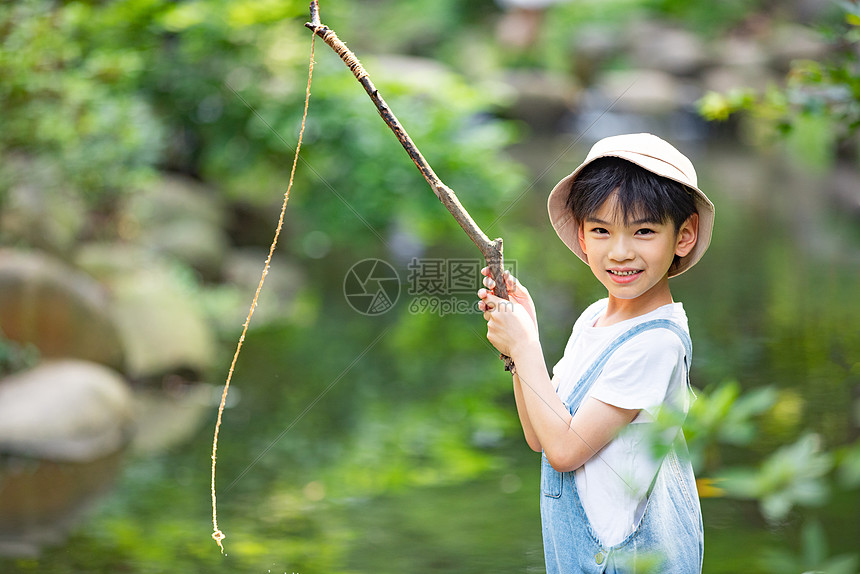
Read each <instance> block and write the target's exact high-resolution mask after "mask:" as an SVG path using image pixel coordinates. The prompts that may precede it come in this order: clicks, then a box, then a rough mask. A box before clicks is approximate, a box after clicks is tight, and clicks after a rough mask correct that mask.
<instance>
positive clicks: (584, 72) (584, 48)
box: [571, 24, 626, 86]
mask: <svg viewBox="0 0 860 574" xmlns="http://www.w3.org/2000/svg"><path fill="white" fill-rule="evenodd" d="M623 49H626V45H625V44H624V37H623V35H621V34H619V33H618V30H617V28H615V27H613V26H604V25H600V24H594V25H591V26H588V27H584V28H581V29H579V30H577V31H576V35H575V36H573V38H571V60H572V62H573V70H574V74H575V75H576V78H577V80H579V82H580V84H581V85H583V86H589V85H591V84H592V82H593V80H594V77H595V76H596V75H597V74H598V73H599V72H600V70H601V69H602V68H603V66H604V65H605V63H606V62H607V60H609V59H610V58H612V57H613V56H615V55H617V54H619V53H620V52H621V51H622V50H623Z"/></svg>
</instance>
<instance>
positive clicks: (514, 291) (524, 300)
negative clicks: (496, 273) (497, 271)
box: [478, 267, 538, 327]
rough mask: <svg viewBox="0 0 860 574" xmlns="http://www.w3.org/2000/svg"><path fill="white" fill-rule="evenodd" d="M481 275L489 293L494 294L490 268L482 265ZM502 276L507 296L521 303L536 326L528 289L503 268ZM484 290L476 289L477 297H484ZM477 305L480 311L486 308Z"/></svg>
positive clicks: (535, 315)
mask: <svg viewBox="0 0 860 574" xmlns="http://www.w3.org/2000/svg"><path fill="white" fill-rule="evenodd" d="M481 275H483V276H484V287H486V288H487V289H488V290H489V292H490V293H492V294H493V295H495V294H496V291H495V287H496V282H495V281H494V280H493V278H492V277H490V268H489V267H484V268H483V269H481ZM504 277H505V284H506V286H507V288H508V297H509V298H510V300H511V301H513V302H514V303H518V304H520V305H522V306H523V308H525V310H526V312H527V313H528V314H529V316H530V317H531V318H532V321H534V324H535V327H537V324H538V322H537V313H536V312H535V304H534V301H533V300H532V296H531V294H530V293H529V290H528V289H526V286H525V285H523V284H521V283H520V282H519V281H517V278H516V277H514V276H513V275H511V272H510V271H508V270H505V273H504ZM484 292H486V290H485V289H481V290H480V291H478V297H479V298H481V299H484V297H483V296H482V293H484ZM478 306H479V307H480V308H481V310H482V311H485V310H486V309H484V308H483V307H481V304H480V303H479V304H478Z"/></svg>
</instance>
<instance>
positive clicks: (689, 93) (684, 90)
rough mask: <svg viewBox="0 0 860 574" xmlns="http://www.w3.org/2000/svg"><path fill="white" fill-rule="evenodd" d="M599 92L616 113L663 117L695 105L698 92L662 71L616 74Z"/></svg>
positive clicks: (602, 80)
mask: <svg viewBox="0 0 860 574" xmlns="http://www.w3.org/2000/svg"><path fill="white" fill-rule="evenodd" d="M596 89H598V90H599V91H600V92H601V93H602V94H603V96H604V97H605V98H606V99H607V100H608V101H610V102H613V105H612V111H614V112H634V113H639V114H661V113H668V112H671V111H673V110H676V109H679V108H682V107H685V106H690V105H692V104H693V103H694V102H695V101H696V100H697V99H698V97H699V95H700V94H699V90H698V89H697V88H696V87H695V86H693V85H691V84H687V83H682V82H679V81H678V80H676V79H675V78H674V77H673V76H671V75H670V74H667V73H666V72H661V71H659V70H647V69H642V70H614V71H609V72H606V73H604V74H603V75H602V76H601V77H600V78H599V80H598V82H597V85H596Z"/></svg>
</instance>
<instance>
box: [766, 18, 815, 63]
mask: <svg viewBox="0 0 860 574" xmlns="http://www.w3.org/2000/svg"><path fill="white" fill-rule="evenodd" d="M765 49H766V50H767V53H768V54H769V55H770V59H771V62H772V65H773V66H775V67H776V68H777V69H779V70H780V71H786V70H788V69H789V67H790V66H791V62H792V61H793V60H799V59H809V60H821V58H822V57H824V55H825V54H826V53H827V49H828V48H827V44H825V43H824V42H823V41H822V39H821V36H820V35H819V34H816V33H815V32H814V31H813V30H812V29H811V28H809V27H807V26H798V25H797V24H788V23H786V24H781V25H779V26H777V27H776V28H774V30H773V31H772V32H771V33H770V34H769V35H768V37H767V39H766V41H765Z"/></svg>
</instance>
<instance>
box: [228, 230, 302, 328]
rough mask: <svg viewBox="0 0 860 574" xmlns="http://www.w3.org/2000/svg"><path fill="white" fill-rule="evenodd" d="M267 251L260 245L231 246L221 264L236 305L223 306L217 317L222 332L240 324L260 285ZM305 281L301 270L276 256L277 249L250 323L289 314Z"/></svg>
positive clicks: (259, 323) (257, 324)
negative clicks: (222, 310) (225, 307)
mask: <svg viewBox="0 0 860 574" xmlns="http://www.w3.org/2000/svg"><path fill="white" fill-rule="evenodd" d="M267 254H268V251H267V250H265V249H261V248H254V247H246V248H242V249H234V250H232V251H231V252H230V255H229V256H228V257H227V261H226V263H225V264H224V279H225V281H226V282H227V283H229V284H230V285H232V286H234V287H235V288H236V291H235V292H236V293H237V299H238V300H237V304H236V305H235V306H234V307H233V308H231V309H225V310H224V312H223V313H221V316H220V318H219V324H220V327H221V329H222V330H223V331H225V332H231V331H233V330H235V329H236V327H237V326H239V325H241V324H242V323H243V322H244V321H245V318H246V317H247V316H248V307H249V306H250V305H251V301H252V299H253V297H254V293H255V292H256V289H257V286H258V285H259V284H260V275H261V274H262V272H263V265H264V264H265V263H266V255H267ZM306 282H307V280H306V278H305V276H304V274H303V272H302V270H301V269H300V268H299V267H297V266H296V265H293V264H291V263H290V262H289V260H287V259H285V258H283V257H278V256H277V252H276V254H275V257H274V258H273V261H272V263H271V264H270V265H269V272H268V273H267V274H266V282H265V284H264V285H263V290H262V291H260V297H259V298H258V299H257V308H256V309H255V310H254V317H253V323H252V326H259V325H261V324H264V323H266V322H267V321H271V320H277V319H279V318H283V317H286V316H289V314H290V312H291V310H292V309H293V308H294V303H295V301H296V295H297V294H298V293H299V291H300V290H301V289H302V287H304V285H305V283H306Z"/></svg>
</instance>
